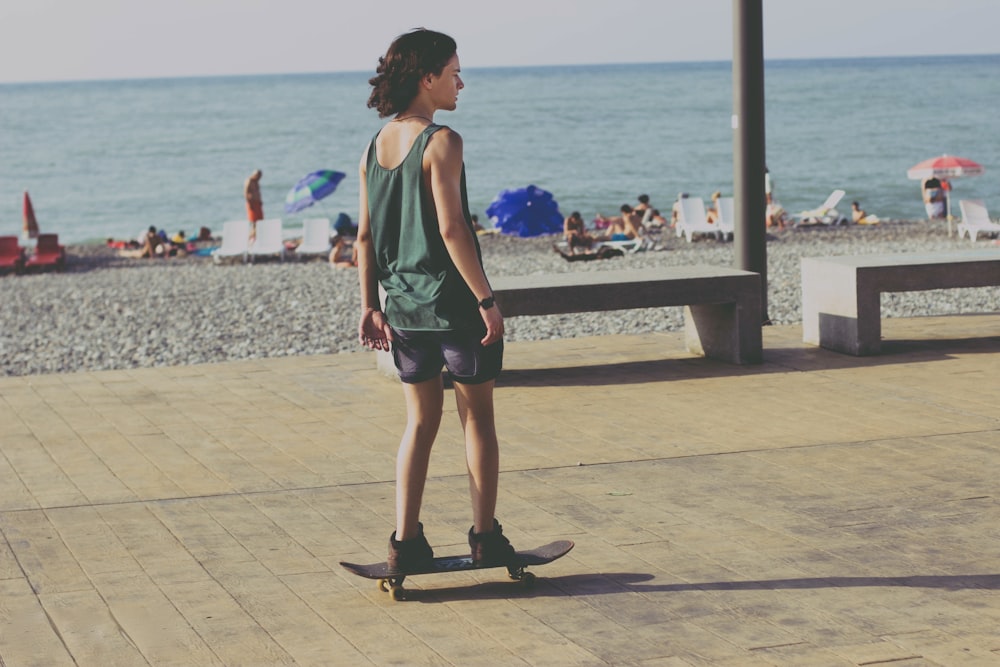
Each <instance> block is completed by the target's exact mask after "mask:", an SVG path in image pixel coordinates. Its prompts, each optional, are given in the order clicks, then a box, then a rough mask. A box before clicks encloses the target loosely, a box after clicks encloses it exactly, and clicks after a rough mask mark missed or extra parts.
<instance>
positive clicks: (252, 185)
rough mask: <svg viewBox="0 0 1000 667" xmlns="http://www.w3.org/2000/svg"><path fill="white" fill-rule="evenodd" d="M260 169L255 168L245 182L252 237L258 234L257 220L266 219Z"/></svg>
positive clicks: (244, 188) (245, 195)
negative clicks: (261, 192)
mask: <svg viewBox="0 0 1000 667" xmlns="http://www.w3.org/2000/svg"><path fill="white" fill-rule="evenodd" d="M261 176H263V174H262V173H261V171H260V169H255V170H254V172H253V173H252V174H250V178H248V179H247V180H246V182H245V183H244V184H243V198H244V199H246V201H247V218H248V219H249V220H250V238H255V237H256V236H257V221H258V220H263V219H264V201H263V199H261V196H260V177H261Z"/></svg>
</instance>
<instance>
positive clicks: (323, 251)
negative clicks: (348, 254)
mask: <svg viewBox="0 0 1000 667" xmlns="http://www.w3.org/2000/svg"><path fill="white" fill-rule="evenodd" d="M332 249H333V246H332V245H330V219H329V218H306V219H305V220H303V221H302V243H300V244H299V246H298V247H297V248H295V254H296V255H300V256H302V257H305V256H306V255H323V256H324V257H325V256H327V255H329V254H330V250H332Z"/></svg>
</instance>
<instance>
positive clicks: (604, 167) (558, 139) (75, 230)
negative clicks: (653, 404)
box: [0, 55, 1000, 242]
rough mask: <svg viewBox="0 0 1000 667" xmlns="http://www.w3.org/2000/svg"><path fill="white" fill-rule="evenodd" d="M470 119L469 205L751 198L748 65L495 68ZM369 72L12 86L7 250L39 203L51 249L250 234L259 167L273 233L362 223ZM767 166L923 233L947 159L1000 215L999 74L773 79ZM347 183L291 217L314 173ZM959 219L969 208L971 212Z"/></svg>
mask: <svg viewBox="0 0 1000 667" xmlns="http://www.w3.org/2000/svg"><path fill="white" fill-rule="evenodd" d="M466 66H467V67H466V69H464V70H463V78H464V80H465V83H466V88H465V89H464V90H463V91H462V93H461V95H460V97H459V106H458V109H457V110H456V111H455V112H452V113H443V112H442V113H439V114H438V117H437V121H438V122H439V123H442V124H448V125H451V126H452V127H454V128H455V129H456V130H458V131H459V132H460V133H461V134H462V135H463V137H464V139H465V151H466V152H465V160H466V167H467V170H468V180H469V191H470V192H469V195H470V205H471V207H472V210H473V212H474V213H478V214H479V215H480V217H481V218H485V215H484V211H485V209H486V207H487V206H488V205H489V203H490V201H492V199H493V198H494V197H495V196H496V194H497V193H498V192H499V191H500V190H502V189H505V188H515V187H523V186H525V185H528V184H535V185H537V186H539V187H542V188H545V189H547V190H549V191H551V192H552V193H553V195H554V196H555V198H556V200H557V201H558V202H559V204H560V209H561V210H562V212H563V213H564V214H565V213H569V212H570V211H572V210H579V211H581V212H582V213H583V214H584V217H585V218H586V219H589V218H591V217H592V216H593V215H594V214H595V213H597V212H602V213H612V212H614V211H616V210H617V208H618V207H619V206H620V205H621V204H622V203H627V202H634V201H635V198H636V196H637V195H638V194H640V193H648V194H649V195H650V196H651V198H652V202H653V204H654V205H657V206H660V207H663V208H669V205H670V203H671V202H672V201H673V199H674V198H675V197H676V195H677V193H678V192H680V191H685V192H689V193H691V194H692V195H695V196H702V197H705V198H707V197H708V196H709V195H710V194H711V193H712V192H713V191H714V190H722V191H723V192H724V193H725V192H731V190H732V180H733V177H732V129H731V116H732V74H731V66H730V63H729V62H710V63H659V64H643V65H597V66H572V67H530V68H498V69H476V68H475V67H473V66H470V64H469V63H466ZM369 76H370V74H369V73H364V72H356V73H331V74H308V75H268V76H245V77H218V78H189V79H159V80H128V81H93V82H70V83H36V84H7V85H0V234H18V233H20V229H21V198H22V192H23V191H24V190H28V191H29V192H30V193H31V198H32V201H33V204H34V207H35V212H36V214H37V217H38V220H39V225H40V227H41V230H42V231H43V232H44V231H47V232H57V233H59V235H60V237H61V239H63V240H64V241H66V242H82V241H87V240H98V239H104V238H108V237H115V238H134V237H136V236H137V235H138V234H139V233H140V232H141V231H142V230H143V229H145V228H146V227H148V226H149V225H155V226H156V227H157V228H165V229H167V230H168V231H169V232H170V233H173V232H175V231H177V230H179V229H183V230H185V231H188V232H189V233H190V232H193V231H195V230H197V228H198V227H201V226H208V227H210V228H211V229H213V230H214V231H216V232H218V231H221V228H222V223H223V222H224V221H225V220H229V219H238V218H243V217H244V216H245V211H244V204H243V198H242V187H243V181H244V179H245V178H246V177H247V176H248V175H249V173H250V172H251V171H252V170H253V169H255V168H260V169H262V170H263V172H264V177H263V180H262V191H263V197H264V211H265V214H267V216H268V217H277V216H280V217H282V218H284V219H285V221H286V227H294V226H297V225H300V224H301V220H302V218H304V217H310V216H315V215H325V216H327V217H331V218H333V217H335V216H336V214H337V213H339V212H341V211H344V212H346V213H348V214H349V215H350V216H351V217H352V218H356V216H357V185H358V176H357V167H358V162H359V159H360V156H361V153H362V151H363V149H364V147H365V145H366V144H367V142H368V140H369V139H370V138H371V137H372V135H373V134H374V133H375V132H376V131H377V129H378V128H379V126H380V124H381V122H382V121H380V120H379V118H378V116H377V114H376V113H375V112H374V111H373V110H371V109H368V108H367V107H366V105H365V102H366V100H367V97H368V85H367V79H368V77H369ZM765 89H766V90H765V95H766V145H767V163H768V167H769V170H770V172H771V177H772V179H773V181H774V183H775V191H776V194H777V197H778V199H779V200H780V201H781V203H782V204H783V205H784V206H785V208H786V209H788V210H789V211H792V212H795V211H799V210H803V209H808V208H814V207H816V206H818V205H819V204H820V203H821V202H822V201H823V200H824V199H825V198H826V197H827V195H828V194H829V193H830V192H831V191H832V190H834V189H837V188H842V189H844V190H846V191H847V196H846V198H845V202H844V204H843V205H842V206H841V210H842V212H846V211H847V210H849V208H850V204H849V202H850V201H851V200H855V199H856V200H858V201H860V202H861V204H862V206H863V207H864V208H865V209H866V210H867V211H868V212H870V213H875V214H877V215H879V216H882V217H883V218H906V219H919V218H922V217H923V207H922V204H921V201H920V194H919V184H918V183H917V182H914V181H909V180H907V178H906V170H907V169H908V168H909V167H911V166H913V165H914V164H916V163H917V162H919V161H921V160H923V159H925V158H929V157H933V156H936V155H941V154H944V153H948V154H951V155H960V156H963V157H968V158H972V159H974V160H976V161H978V162H979V163H981V164H982V165H983V166H984V167H985V168H986V173H985V174H984V175H982V176H978V177H974V178H965V179H957V180H955V181H954V182H953V186H954V195H953V197H954V199H955V200H956V202H957V199H960V198H982V199H984V200H985V201H986V203H987V206H988V207H990V209H991V213H994V214H996V213H1000V113H998V112H997V109H998V104H1000V55H990V56H954V57H920V58H916V57H914V58H865V59H830V60H795V61H768V62H767V63H766V67H765ZM316 169H336V170H339V171H343V172H346V173H347V178H346V179H345V180H344V182H343V183H342V184H341V185H340V187H339V188H338V190H337V191H336V192H335V193H334V194H332V195H331V196H330V197H328V198H327V199H325V200H324V201H323V202H321V203H320V204H318V205H316V206H314V207H313V208H311V209H306V210H305V211H303V212H302V213H299V214H296V215H289V214H285V213H284V211H283V202H284V199H285V195H286V194H287V192H288V190H289V189H290V188H291V187H292V185H294V183H295V182H296V181H297V180H298V179H299V178H300V177H302V176H304V175H305V174H306V173H308V172H310V171H314V170H316ZM955 208H956V213H957V205H956V206H955Z"/></svg>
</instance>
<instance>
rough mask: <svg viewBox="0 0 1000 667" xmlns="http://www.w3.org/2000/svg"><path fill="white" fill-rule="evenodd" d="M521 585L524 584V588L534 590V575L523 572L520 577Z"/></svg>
mask: <svg viewBox="0 0 1000 667" xmlns="http://www.w3.org/2000/svg"><path fill="white" fill-rule="evenodd" d="M521 583H522V584H524V587H525V588H534V586H535V574H534V573H533V572H525V573H524V574H523V575H521Z"/></svg>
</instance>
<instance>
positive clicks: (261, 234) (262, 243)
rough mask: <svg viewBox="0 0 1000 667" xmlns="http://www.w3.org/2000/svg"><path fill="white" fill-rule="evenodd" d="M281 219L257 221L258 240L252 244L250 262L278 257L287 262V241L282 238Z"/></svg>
mask: <svg viewBox="0 0 1000 667" xmlns="http://www.w3.org/2000/svg"><path fill="white" fill-rule="evenodd" d="M282 224H283V223H282V221H281V218H270V219H267V220H258V221H257V238H255V239H254V240H253V243H251V244H250V249H249V251H248V254H249V256H250V261H251V262H252V261H253V258H254V257H262V256H270V255H278V256H279V257H280V258H281V261H285V240H284V239H283V238H282Z"/></svg>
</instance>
